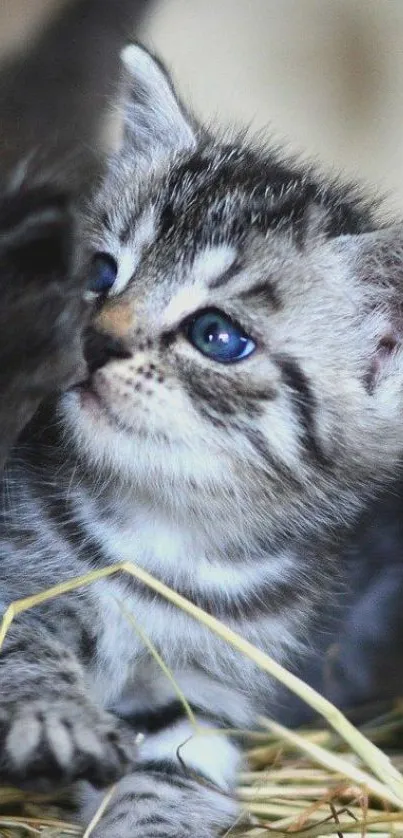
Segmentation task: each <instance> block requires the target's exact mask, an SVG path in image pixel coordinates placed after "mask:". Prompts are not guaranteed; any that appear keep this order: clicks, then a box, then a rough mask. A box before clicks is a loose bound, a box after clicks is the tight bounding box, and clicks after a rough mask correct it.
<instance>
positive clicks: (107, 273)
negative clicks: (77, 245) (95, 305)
mask: <svg viewBox="0 0 403 838" xmlns="http://www.w3.org/2000/svg"><path fill="white" fill-rule="evenodd" d="M117 273H118V266H117V264H116V262H115V260H114V258H113V256H109V254H108V253H96V254H95V256H94V257H93V259H92V263H91V268H90V276H89V282H88V290H89V291H92V293H93V294H107V293H108V291H110V289H111V288H112V285H113V284H114V282H115V279H116V276H117Z"/></svg>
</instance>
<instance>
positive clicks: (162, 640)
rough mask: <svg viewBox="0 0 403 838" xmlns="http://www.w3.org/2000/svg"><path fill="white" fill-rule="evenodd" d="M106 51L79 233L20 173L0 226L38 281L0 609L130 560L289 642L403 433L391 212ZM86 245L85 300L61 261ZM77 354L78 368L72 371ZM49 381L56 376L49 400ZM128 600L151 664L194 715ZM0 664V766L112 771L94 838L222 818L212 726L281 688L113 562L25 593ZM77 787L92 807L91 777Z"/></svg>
mask: <svg viewBox="0 0 403 838" xmlns="http://www.w3.org/2000/svg"><path fill="white" fill-rule="evenodd" d="M125 66H126V85H125V91H124V94H123V111H124V123H125V124H124V132H123V134H124V138H123V141H122V146H121V147H120V148H119V150H118V151H117V153H116V155H114V157H113V158H112V159H111V161H110V163H109V165H108V167H107V170H106V173H105V176H104V178H103V180H102V184H101V186H100V188H99V189H96V190H95V191H94V194H93V196H92V198H91V200H90V201H89V202H88V203H87V205H86V208H85V209H84V211H83V214H82V216H81V219H80V221H79V224H78V230H79V237H78V239H76V240H75V242H76V243H75V244H74V245H73V246H71V244H69V241H70V240H69V236H71V235H74V231H71V230H70V223H69V220H68V210H66V208H65V207H64V205H63V200H59V199H58V198H57V196H56V195H50V196H49V198H46V200H45V201H44V202H41V200H40V193H39V192H37V193H36V195H35V194H34V197H33V198H32V195H31V197H29V196H28V197H26V198H24V200H26V201H28V203H29V201H30V200H32V201H33V207H34V210H33V212H32V218H31V214H30V212H28V217H27V219H26V220H24V213H23V212H22V211H21V206H19V207H18V206H17V210H18V211H17V210H16V213H15V216H14V217H15V230H16V231H17V235H16V238H15V241H16V242H17V244H18V247H14V250H13V249H12V248H11V250H10V242H12V237H13V229H14V228H13V227H12V225H11V232H10V233H8V234H7V235H6V236H5V237H4V247H5V249H4V251H3V257H4V263H5V264H7V259H9V262H8V264H9V273H10V276H11V275H12V271H15V270H18V274H17V278H18V281H20V280H21V282H22V284H23V285H24V287H25V284H26V288H27V292H26V294H27V299H29V290H30V282H31V281H32V278H33V281H34V283H35V284H36V287H38V286H39V283H40V278H39V276H38V273H40V274H41V277H42V279H43V280H44V281H45V286H46V288H45V293H44V300H46V301H47V305H46V306H44V308H43V311H41V317H42V318H45V317H47V318H48V319H47V325H48V328H47V329H46V328H45V329H44V331H45V333H46V338H47V340H48V341H49V343H48V344H46V342H45V344H44V345H43V346H42V347H41V346H40V345H39V346H38V349H37V350H36V351H35V353H34V352H32V355H33V356H35V358H39V360H40V365H38V368H39V367H40V369H41V376H42V378H41V381H42V383H43V388H42V391H40V390H39V391H36V390H35V388H34V394H33V396H34V397H36V398H37V401H42V400H44V401H46V402H47V404H46V405H45V404H44V406H43V410H42V411H39V413H38V414H37V416H36V417H35V420H34V422H33V423H32V424H31V426H30V427H29V428H27V429H26V431H25V433H24V434H23V436H22V437H21V438H20V441H19V443H18V444H17V446H16V448H15V450H14V451H13V452H12V454H11V455H10V456H9V457H8V460H7V464H6V465H7V468H6V473H5V477H4V480H3V494H2V507H1V528H0V557H1V562H0V565H1V578H2V589H1V597H0V601H1V605H2V608H5V607H6V606H7V605H8V604H9V602H10V601H12V600H14V599H16V598H19V597H21V596H26V595H28V594H30V593H34V592H36V591H38V590H40V589H42V588H44V587H47V586H50V585H52V584H54V583H56V582H57V581H62V580H65V579H69V578H71V577H73V576H76V575H80V574H82V573H83V572H86V571H87V570H88V569H89V568H93V567H102V566H105V565H108V564H111V563H113V562H116V561H120V560H122V559H126V560H134V561H136V562H138V563H139V564H141V565H144V566H145V567H146V568H148V569H149V570H151V571H152V572H154V573H155V574H156V575H157V576H159V577H161V578H162V579H164V580H165V581H166V582H167V583H168V584H171V585H173V586H174V587H176V588H177V589H178V590H179V591H180V592H182V593H184V594H185V595H187V596H189V597H190V598H191V599H193V600H194V601H196V602H197V603H199V604H200V605H202V606H203V607H204V608H206V609H207V610H209V611H210V612H212V613H213V614H216V615H217V616H219V617H221V618H223V619H224V620H225V621H227V622H228V623H229V624H230V625H232V626H234V627H235V628H237V629H238V630H239V631H241V632H242V633H243V634H244V635H245V636H246V637H247V638H249V639H250V640H251V641H252V642H254V643H255V644H257V645H258V646H260V647H262V648H264V649H267V650H268V651H270V652H271V653H272V654H273V655H275V656H277V657H279V658H280V659H285V658H286V659H287V658H288V659H290V658H292V657H294V658H295V657H298V656H299V654H300V653H302V650H303V646H304V641H306V638H307V636H309V631H310V628H309V627H310V625H311V620H312V618H313V617H314V616H315V613H317V612H318V611H319V610H320V608H323V607H325V608H326V607H327V603H328V601H329V591H330V590H331V588H332V585H333V584H334V580H335V579H336V578H337V575H338V567H339V566H340V559H339V557H338V554H339V551H340V545H341V544H342V543H343V542H345V540H346V538H347V537H348V527H349V526H351V525H352V524H353V522H354V520H355V519H356V518H357V516H358V515H359V514H360V513H361V511H362V510H363V508H364V507H365V503H366V502H368V501H369V499H370V498H371V497H372V496H373V495H374V494H375V493H376V491H377V490H378V489H379V488H380V487H381V486H382V485H384V484H387V483H388V482H389V481H390V480H391V479H392V475H393V474H394V473H395V471H396V469H397V467H398V463H399V461H400V459H401V456H402V453H403V349H402V344H401V339H402V306H401V299H402V290H403V284H402V268H403V234H402V228H401V227H400V226H397V227H393V228H386V227H382V225H379V224H378V223H377V222H376V220H375V219H374V218H373V216H372V213H371V212H370V210H369V209H368V208H366V207H365V205H363V204H362V202H360V200H359V199H358V197H357V195H355V194H354V192H353V191H352V190H350V189H349V188H345V187H341V186H340V185H338V184H331V183H326V182H325V181H324V180H323V179H322V178H320V177H319V178H318V177H317V176H316V175H315V173H314V172H311V171H310V170H308V169H307V168H304V167H302V168H300V167H298V166H297V165H295V164H292V163H291V164H290V163H284V162H282V161H281V160H279V159H278V158H277V157H276V155H274V154H272V153H271V152H266V151H261V150H259V149H254V148H253V147H249V146H247V145H246V144H245V143H244V142H238V141H233V140H231V141H230V140H228V141H223V140H220V139H217V138H214V137H211V136H210V135H209V134H208V133H207V132H205V131H204V130H202V129H201V128H199V127H198V126H197V125H196V124H194V123H193V122H192V121H191V120H190V119H189V118H188V117H187V116H186V114H185V112H184V110H183V109H182V107H181V106H180V105H179V103H178V101H177V99H176V96H175V94H174V92H173V89H172V85H171V82H170V80H169V79H168V78H167V77H166V75H165V73H164V71H163V70H162V69H161V67H160V65H159V64H158V63H157V62H156V61H154V60H153V59H152V58H151V57H150V56H149V55H148V54H147V53H146V52H145V51H143V50H141V49H140V48H136V47H131V48H129V49H128V50H126V52H125ZM43 194H44V193H42V195H43ZM38 196H39V197H38ZM35 201H37V206H36V205H35ZM44 208H45V209H44ZM45 210H46V211H47V210H48V211H49V214H48V216H47V225H48V226H47V227H46V231H47V232H46V235H45V236H44V234H43V232H42V228H43V226H44V213H45V220H46V211H45ZM66 213H67V214H66ZM4 218H5V220H4V222H3V224H4V225H5V227H6V228H7V224H8V222H7V216H6V215H5V216H4ZM35 225H36V226H35ZM8 226H9V227H10V224H9V225H8ZM31 228H32V229H33V230H34V236H33V237H32V236H31V238H30V229H31ZM61 231H63V234H61ZM24 237H25V238H24ZM46 237H47V238H46ZM32 240H33V241H34V243H38V242H39V245H40V246H39V250H38V249H37V248H36V245H35V244H34V248H33V250H34V252H33V253H32V252H31V250H30V248H32ZM42 240H46V241H47V242H49V241H51V247H50V248H49V246H48V244H47V245H46V248H42V247H41V241H42ZM44 252H45V253H46V254H48V253H50V254H51V255H52V259H51V260H50V263H47V261H46V259H45V260H44V264H43V262H42V261H41V260H43V258H44V257H43V254H44ZM71 252H73V253H74V254H75V255H74V260H75V264H74V265H70V260H71V258H72V257H71V255H70V254H71ZM10 253H11V256H10ZM24 254H25V255H24ZM38 254H39V255H38ZM34 257H35V258H34ZM38 258H39V262H36V261H35V259H38ZM85 265H88V276H90V275H91V289H90V290H91V291H92V302H86V303H85V302H84V301H83V291H82V287H83V286H82V285H80V280H79V279H77V280H73V279H72V280H70V279H69V278H68V277H69V276H76V275H77V276H78V277H80V276H81V277H82V276H84V275H85V267H83V266H85ZM39 268H40V270H39ZM114 268H116V272H117V273H116V277H115V273H114ZM64 278H65V279H64ZM63 281H66V283H67V286H66V287H67V302H66V305H62V306H61V308H60V310H59V316H60V318H61V323H60V326H61V329H59V327H58V325H57V308H58V306H57V301H60V299H61V294H60V290H61V284H62V283H63ZM81 282H82V283H83V280H81ZM108 286H109V288H108ZM39 290H40V289H39ZM19 298H20V297H19ZM24 298H25V291H24ZM55 301H56V303H55ZM8 305H10V304H8ZM32 305H34V303H32ZM55 308H56V311H55ZM90 312H91V320H92V324H91V330H92V331H91V332H88V330H87V328H86V325H87V319H88V317H89V313H90ZM38 316H39V315H38ZM206 317H207V320H203V318H206ZM64 318H65V319H64ZM208 318H213V319H212V320H211V319H210V320H209V319H208ZM5 319H7V315H5ZM10 322H11V321H10ZM41 323H42V324H44V323H45V320H44V319H42V320H41ZM209 323H210V326H208V324H209ZM41 328H42V331H41V334H42V335H43V333H44V331H43V326H42V327H41ZM63 329H64V331H63ZM29 334H31V338H30V340H31V341H32V345H33V346H34V345H36V344H35V341H36V336H35V328H33V330H32V333H31V332H30V333H29ZM84 334H85V336H86V337H85V340H84ZM217 335H218V337H219V339H217ZM203 341H204V342H203ZM62 342H66V345H65V353H63V352H60V353H59V349H60V345H61V343H62ZM39 343H40V342H39ZM49 344H50V347H51V349H52V352H51V353H49ZM82 344H84V346H83V345H82ZM216 344H217V345H218V349H219V351H220V352H221V353H224V360H225V361H226V363H223V362H222V359H223V356H222V354H221V356H219V358H218V360H217V357H216V356H214V354H213V353H212V350H213V351H215V350H216V349H217V345H216ZM233 345H235V347H238V348H239V352H240V354H239V355H237V356H236V358H235V357H233V356H232V355H231V354H230V355H228V352H231V351H232V349H231V347H232V346H233ZM241 350H242V351H241ZM83 352H84V354H85V356H86V361H87V364H88V368H89V375H88V377H87V380H86V381H85V383H83V384H81V385H79V386H74V387H69V383H70V380H71V377H76V378H81V377H82V372H81V371H80V368H81V365H82V354H83ZM14 353H16V354H15V358H18V361H15V360H14ZM17 353H18V346H16V341H14V343H12V345H11V361H10V364H11V365H12V364H14V369H15V370H18V371H20V370H21V369H22V370H24V369H25V370H26V369H27V367H26V363H27V361H26V360H25V358H26V352H25V353H20V355H19V356H18V354H17ZM226 353H227V354H226ZM50 355H51V357H52V364H53V365H54V366H53V368H51V367H50V366H49V358H50ZM220 357H221V361H220ZM230 360H231V361H232V360H234V361H235V360H236V361H237V362H236V363H229V361H230ZM227 362H228V363H227ZM33 363H34V364H35V363H36V362H35V361H34V362H33ZM21 365H22V366H21ZM16 374H17V373H16ZM18 374H19V372H18ZM14 379H15V377H14V374H13V375H11V374H10V376H9V381H8V383H7V380H6V383H5V386H9V387H10V388H11V389H12V387H13V386H14V384H13V382H14ZM26 379H28V380H31V375H30V374H29V375H28V376H26ZM32 380H33V381H35V377H33V379H32ZM52 381H53V385H52ZM17 386H18V382H17ZM51 390H62V391H63V393H62V395H61V396H60V397H59V398H56V399H45V397H47V396H48V394H49V392H50V391H51ZM20 393H21V395H18V396H17V397H16V398H15V403H16V405H17V402H18V403H21V400H22V401H23V400H24V399H26V401H27V405H28V407H27V413H30V412H32V410H33V409H34V408H35V406H36V403H37V402H35V398H33V396H32V394H31V392H30V391H28V393H27V394H26V392H25V391H24V388H23V387H22V386H21V387H20ZM42 397H43V398H42ZM17 409H18V406H17ZM0 418H1V417H0ZM364 443H365V444H364ZM122 600H124V609H123V610H122V605H121V604H120V603H121V601H122ZM125 611H126V612H129V613H130V612H133V614H134V616H135V619H136V620H137V621H138V622H139V624H140V625H141V626H142V628H143V629H144V631H145V632H146V633H147V634H148V635H149V636H150V637H151V639H152V640H153V642H154V643H155V644H156V646H157V647H158V648H159V650H160V652H161V654H162V656H163V657H164V658H165V660H166V661H167V663H168V665H169V666H170V668H171V670H172V672H173V674H174V677H175V678H176V680H177V682H178V684H179V686H180V688H181V689H182V691H183V692H184V693H185V695H186V697H187V699H188V701H189V703H190V704H191V705H192V708H193V711H194V713H195V714H196V718H197V721H198V727H197V728H196V730H195V729H194V728H193V727H192V725H191V724H190V723H189V720H188V719H187V718H186V715H185V713H184V710H183V707H182V705H181V703H180V702H178V700H177V697H176V694H175V692H174V690H173V689H172V685H171V683H170V682H169V681H168V680H167V679H166V677H165V675H164V673H162V672H161V671H160V669H159V668H158V666H157V665H156V663H155V661H154V660H153V659H152V657H151V656H150V655H149V654H148V652H147V651H146V650H145V649H144V647H143V645H142V642H141V640H140V638H139V637H138V636H137V634H136V633H135V632H134V630H133V627H132V626H131V624H130V622H129V621H128V619H127V616H126V614H125ZM0 678H1V685H2V692H1V698H0V737H1V742H2V749H1V751H0V776H2V777H3V778H4V779H5V778H7V779H8V780H11V781H13V782H18V783H21V782H22V783H40V784H42V786H45V787H47V786H49V785H51V784H52V783H54V782H55V781H59V782H67V781H70V780H73V779H78V778H83V777H85V778H88V779H89V780H90V781H91V782H92V783H99V784H104V783H107V782H109V781H110V780H111V779H112V778H114V777H116V776H119V775H123V774H125V773H126V774H127V776H126V777H125V778H124V779H123V780H121V782H120V783H119V784H118V787H117V789H116V792H115V795H114V797H113V799H112V801H111V804H110V807H109V809H108V810H107V812H106V814H105V816H104V817H103V819H102V820H101V821H100V823H99V824H98V826H97V827H96V829H95V832H94V833H93V834H94V836H97V838H99V836H108V838H121V837H122V838H127V836H128V835H130V836H131V838H136V836H138V838H140V837H141V838H146V836H148V838H157V836H162V835H163V836H165V838H167V836H172V838H173V837H174V836H175V838H178V836H179V837H180V838H188V837H189V838H190V836H193V835H195V834H196V835H198V836H199V838H202V836H205V838H212V836H215V835H216V834H218V832H219V831H220V830H221V829H223V828H227V827H229V826H231V824H232V822H233V820H234V818H235V817H236V814H237V812H238V807H237V804H236V801H235V800H234V798H233V792H234V788H235V783H236V777H237V769H238V766H239V762H240V759H241V754H240V751H239V748H238V744H237V742H235V741H233V740H231V739H230V738H226V737H224V736H222V734H221V733H220V730H221V729H222V727H228V726H229V727H239V726H245V725H253V724H254V721H255V718H256V713H257V712H261V711H265V712H267V711H268V710H270V708H271V706H273V702H274V701H275V692H274V687H273V685H272V684H271V683H270V681H269V680H268V679H266V678H265V677H264V676H263V675H262V674H261V673H259V672H257V671H256V670H255V669H254V667H253V666H251V665H250V664H249V663H248V662H247V661H245V660H243V659H241V658H240V657H239V656H238V655H236V654H235V653H233V652H232V651H231V649H230V648H229V647H227V645H226V644H223V643H222V642H220V641H218V640H217V639H216V638H214V637H213V636H212V635H210V634H209V633H208V632H207V631H206V630H204V629H203V628H201V627H200V626H199V625H198V624H197V623H194V622H192V621H191V620H189V619H188V618H185V617H184V615H182V614H181V613H180V612H179V611H177V610H175V609H173V608H171V607H170V606H168V605H167V604H166V603H165V602H164V601H163V600H162V599H160V598H158V597H156V596H154V595H151V594H150V592H149V590H148V589H147V588H146V587H143V586H141V585H139V584H135V583H133V582H132V581H130V580H129V579H126V578H124V577H122V578H121V577H116V578H109V579H108V580H104V581H101V582H98V583H97V584H96V585H93V586H91V587H89V588H85V589H83V590H82V591H80V594H75V595H70V596H65V597H62V598H59V599H57V600H54V601H51V602H50V603H48V604H46V605H43V606H41V607H40V608H37V609H36V610H35V611H33V612H29V613H27V614H24V615H22V616H21V617H20V618H19V620H18V621H16V622H15V623H14V624H13V626H12V627H11V629H10V631H9V633H8V635H7V638H6V642H5V647H4V650H3V654H2V656H1V658H0ZM206 728H209V731H208V732H207V730H206ZM215 729H216V732H215ZM138 730H143V731H144V732H145V734H146V736H145V740H144V742H143V743H142V745H141V747H140V749H139V753H138V757H137V760H136V759H135V744H136V742H135V740H136V735H135V734H136V732H137V731H138ZM201 732H202V733H203V735H201ZM178 749H179V752H180V757H181V759H178ZM184 764H185V765H186V766H187V769H188V770H187V771H186V770H185V771H184V769H183V765H184ZM128 772H130V773H128ZM195 773H196V774H200V775H201V776H202V778H203V779H204V781H206V780H207V783H206V782H204V783H202V784H200V783H198V782H197V780H196V779H195V777H194V774H195ZM86 800H87V802H88V806H89V809H88V810H85V811H86V812H87V813H88V812H89V811H90V809H91V807H93V806H94V805H95V804H96V800H95V799H94V796H93V792H91V791H90V792H89V794H88V795H87V796H86ZM86 816H88V814H87V815H86ZM83 817H85V815H83Z"/></svg>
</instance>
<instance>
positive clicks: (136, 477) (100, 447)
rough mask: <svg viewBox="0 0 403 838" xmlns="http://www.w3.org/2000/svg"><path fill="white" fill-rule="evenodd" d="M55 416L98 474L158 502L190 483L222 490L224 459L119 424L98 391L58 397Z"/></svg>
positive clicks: (157, 433)
mask: <svg viewBox="0 0 403 838" xmlns="http://www.w3.org/2000/svg"><path fill="white" fill-rule="evenodd" d="M59 414H60V417H61V420H62V423H63V426H64V429H65V433H66V434H67V437H68V438H69V439H70V440H72V442H73V444H74V447H75V449H76V451H78V452H79V454H80V456H81V457H83V458H84V459H85V460H86V461H87V462H88V463H89V464H90V466H91V467H93V468H94V469H95V470H96V471H97V472H103V473H105V474H107V473H108V472H109V473H113V474H114V475H115V476H119V477H120V478H121V479H123V481H124V482H128V483H129V484H130V485H131V486H132V487H137V488H138V489H141V491H145V492H146V493H149V492H150V491H151V493H152V494H154V493H156V494H157V495H158V497H159V499H160V500H163V496H164V495H165V494H167V495H168V496H169V499H170V502H173V500H174V498H175V503H180V502H181V500H180V498H181V496H182V494H183V491H184V490H186V493H188V491H189V486H193V487H196V488H198V491H199V492H200V493H201V495H200V497H201V496H203V495H204V494H206V493H207V494H208V495H210V493H211V492H212V491H213V490H214V492H215V494H216V495H217V496H218V495H219V494H220V493H221V492H222V491H224V492H225V488H224V486H225V484H226V483H227V482H228V476H229V475H230V473H231V466H230V463H229V462H226V460H225V457H223V458H219V457H214V456H213V457H211V458H209V457H208V456H206V448H205V446H203V450H202V451H198V450H197V448H196V447H195V446H194V445H193V446H188V445H186V443H185V442H184V441H183V440H180V439H176V440H174V439H171V438H170V437H167V436H166V434H165V433H164V432H163V431H162V430H160V431H159V430H158V429H157V428H155V429H153V430H151V429H150V427H149V425H147V426H145V425H144V426H142V425H141V422H140V421H139V423H138V424H137V425H136V428H135V429H133V428H131V429H129V428H126V427H121V426H120V425H119V422H118V421H117V420H116V419H115V417H114V416H112V415H111V414H110V412H109V410H108V406H105V404H104V403H103V401H102V398H101V397H99V396H98V395H97V394H94V393H91V392H83V391H82V388H77V387H75V388H73V389H72V390H70V391H68V392H67V393H65V394H64V395H63V396H62V397H61V400H60V403H59ZM174 487H175V492H173V488H174ZM182 502H184V499H182Z"/></svg>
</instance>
